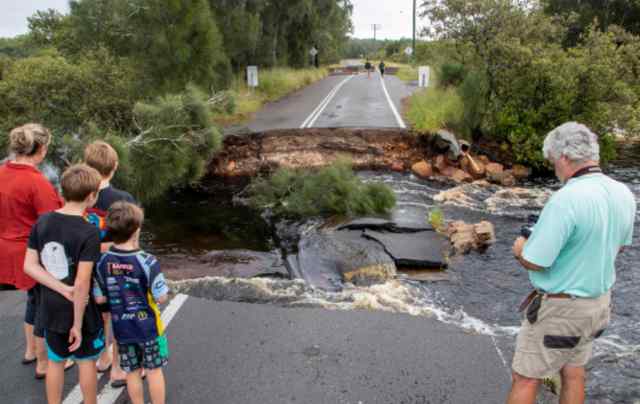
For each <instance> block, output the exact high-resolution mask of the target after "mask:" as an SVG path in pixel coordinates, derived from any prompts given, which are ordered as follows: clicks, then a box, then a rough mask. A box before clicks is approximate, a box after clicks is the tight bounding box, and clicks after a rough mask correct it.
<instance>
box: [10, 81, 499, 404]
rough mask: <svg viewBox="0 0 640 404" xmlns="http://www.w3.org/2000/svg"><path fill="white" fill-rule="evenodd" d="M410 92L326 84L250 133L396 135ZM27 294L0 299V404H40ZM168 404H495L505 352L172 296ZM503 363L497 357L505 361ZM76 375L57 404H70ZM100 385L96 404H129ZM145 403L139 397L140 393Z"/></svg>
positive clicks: (286, 104) (335, 318)
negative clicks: (330, 130) (389, 131)
mask: <svg viewBox="0 0 640 404" xmlns="http://www.w3.org/2000/svg"><path fill="white" fill-rule="evenodd" d="M413 90H415V87H412V86H409V85H406V84H405V83H403V82H402V81H400V80H399V79H397V78H396V77H394V76H387V77H385V78H384V81H383V80H382V79H381V77H380V76H379V75H378V74H372V75H371V77H370V78H367V76H366V75H365V74H360V75H355V76H333V77H328V78H326V79H324V80H321V81H319V82H317V83H314V84H313V85H311V86H309V87H307V88H305V89H303V90H300V91H298V92H296V93H294V94H291V95H290V96H288V97H286V98H285V99H283V100H281V101H279V102H275V103H272V104H269V105H267V106H266V107H265V108H264V109H263V110H262V111H260V112H259V113H258V114H257V115H256V117H255V120H254V121H253V122H252V123H251V124H250V128H251V129H252V130H255V131H261V130H267V129H276V128H301V127H341V126H342V127H344V126H352V127H403V126H404V122H403V121H402V118H401V116H400V111H401V100H402V99H403V98H404V97H406V96H408V95H409V94H410V93H411V92H412V91H413ZM24 295H25V294H24V293H21V292H16V291H0V323H1V324H2V327H0V360H1V361H2V365H1V366H0V402H2V403H7V404H9V403H16V404H23V403H24V404H31V403H45V402H46V400H45V391H44V383H43V382H42V381H36V380H35V379H34V377H33V376H34V367H33V366H23V365H21V364H20V360H21V358H22V354H23V352H24V338H23V332H22V321H23V315H24V297H25V296H24ZM163 317H164V320H165V322H166V323H168V328H167V330H168V331H167V333H168V336H169V344H170V351H171V357H170V362H169V365H168V367H167V368H166V373H165V375H166V380H167V402H168V403H173V404H180V403H215V404H284V403H292V404H293V403H304V404H314V403H319V404H321V403H322V404H323V403H327V404H374V403H379V404H425V403H434V404H439V403H451V404H465V403H469V404H483V403H499V402H504V398H505V396H506V394H507V390H508V387H509V382H510V376H509V374H510V372H509V369H508V363H507V362H508V361H509V360H510V354H509V353H507V355H504V354H503V353H502V352H500V351H499V348H498V346H500V345H501V344H500V343H499V341H496V338H494V337H490V336H486V335H477V334H471V333H468V332H464V331H463V330H462V329H461V328H458V327H456V326H453V325H448V324H444V323H441V322H439V321H437V320H435V319H431V318H425V317H414V316H409V315H404V314H389V313H382V312H370V311H330V310H322V309H311V308H282V307H277V306H272V305H258V304H244V303H230V302H214V301H209V300H203V299H197V298H193V297H189V298H187V297H186V296H184V295H178V296H177V297H174V299H173V300H172V302H171V303H170V304H169V305H168V306H167V307H166V308H164V312H163ZM505 356H506V360H505ZM77 381H78V378H77V369H73V370H71V371H69V372H68V373H67V374H66V385H65V390H64V397H65V399H64V404H79V403H80V402H81V397H80V395H79V388H78V385H77ZM107 381H108V376H107V375H104V376H102V377H101V378H100V381H99V388H98V390H99V403H100V404H113V403H126V402H128V399H127V395H126V391H125V390H124V389H117V390H115V389H112V388H110V387H109V386H108V385H107ZM147 397H148V395H147Z"/></svg>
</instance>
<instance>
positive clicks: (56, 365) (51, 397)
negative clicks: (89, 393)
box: [46, 361, 65, 404]
mask: <svg viewBox="0 0 640 404" xmlns="http://www.w3.org/2000/svg"><path fill="white" fill-rule="evenodd" d="M64 363H65V362H64V361H62V362H54V361H49V364H48V365H47V380H46V384H47V402H48V403H49V404H60V403H61V402H62V389H63V387H64Z"/></svg>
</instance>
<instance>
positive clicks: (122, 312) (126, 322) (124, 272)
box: [94, 202, 169, 404]
mask: <svg viewBox="0 0 640 404" xmlns="http://www.w3.org/2000/svg"><path fill="white" fill-rule="evenodd" d="M143 221H144V214H143V212H142V209H140V208H139V207H138V206H136V205H134V204H132V203H127V202H116V203H114V204H113V205H112V206H111V208H109V212H108V214H107V230H108V232H109V234H110V235H111V238H112V239H113V242H114V245H113V246H111V248H110V249H109V251H107V252H106V253H105V254H104V255H103V256H102V258H101V259H100V262H99V263H98V268H97V271H96V284H97V285H96V286H97V287H96V288H94V295H95V296H96V299H97V300H98V301H99V302H107V301H108V303H109V309H110V311H111V322H112V325H113V332H114V335H115V337H116V341H117V343H118V352H119V356H120V365H121V367H122V369H123V370H124V371H125V372H127V390H128V392H129V397H130V398H131V401H132V402H133V403H134V404H143V403H144V390H143V386H142V369H145V372H146V376H147V380H148V382H149V392H150V394H151V401H152V403H153V404H163V403H164V400H165V383H164V375H163V373H162V367H163V366H165V365H166V364H167V358H168V355H169V351H168V347H167V339H166V336H165V335H164V326H163V324H162V320H161V319H160V311H159V310H158V306H157V304H162V303H164V302H166V300H167V298H168V293H169V288H168V287H167V284H166V282H165V279H164V276H163V275H162V272H160V265H159V264H158V261H157V260H156V258H155V257H154V256H153V255H151V254H147V253H145V252H144V251H142V250H141V249H140V245H139V240H140V229H141V226H142V222H143Z"/></svg>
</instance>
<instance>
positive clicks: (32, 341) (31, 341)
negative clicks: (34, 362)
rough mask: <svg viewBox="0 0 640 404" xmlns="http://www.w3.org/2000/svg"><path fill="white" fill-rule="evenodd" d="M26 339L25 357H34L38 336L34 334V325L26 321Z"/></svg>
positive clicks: (28, 358)
mask: <svg viewBox="0 0 640 404" xmlns="http://www.w3.org/2000/svg"><path fill="white" fill-rule="evenodd" d="M24 339H25V342H26V348H25V351H24V358H25V359H27V360H30V359H33V358H34V357H35V356H36V337H35V336H34V335H33V326H32V325H31V324H29V323H24Z"/></svg>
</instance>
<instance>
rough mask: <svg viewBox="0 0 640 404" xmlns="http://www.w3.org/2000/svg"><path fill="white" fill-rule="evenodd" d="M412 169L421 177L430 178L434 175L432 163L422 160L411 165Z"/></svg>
mask: <svg viewBox="0 0 640 404" xmlns="http://www.w3.org/2000/svg"><path fill="white" fill-rule="evenodd" d="M411 171H413V173H414V174H415V175H417V176H418V177H420V178H425V179H427V178H430V177H431V176H433V168H432V167H431V164H429V163H427V162H426V161H424V160H422V161H419V162H417V163H416V164H414V165H413V166H411Z"/></svg>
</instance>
